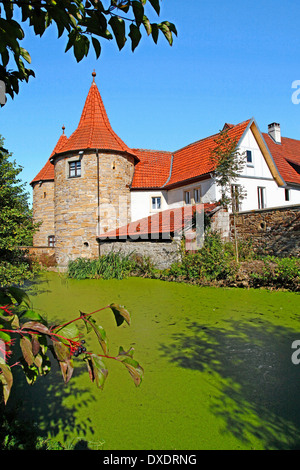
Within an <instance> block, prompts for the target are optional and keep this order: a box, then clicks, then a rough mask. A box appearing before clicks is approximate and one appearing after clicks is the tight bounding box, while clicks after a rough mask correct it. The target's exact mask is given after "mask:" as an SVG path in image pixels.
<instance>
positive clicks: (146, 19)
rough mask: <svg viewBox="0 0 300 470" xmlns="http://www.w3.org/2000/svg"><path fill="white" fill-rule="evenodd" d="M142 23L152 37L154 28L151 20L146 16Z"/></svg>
mask: <svg viewBox="0 0 300 470" xmlns="http://www.w3.org/2000/svg"><path fill="white" fill-rule="evenodd" d="M142 23H143V25H144V26H145V30H146V32H147V34H148V36H150V34H151V31H152V28H151V23H150V21H149V19H148V18H147V16H145V15H144V16H143V21H142Z"/></svg>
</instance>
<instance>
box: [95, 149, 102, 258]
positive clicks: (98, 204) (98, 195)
mask: <svg viewBox="0 0 300 470" xmlns="http://www.w3.org/2000/svg"><path fill="white" fill-rule="evenodd" d="M96 157H97V206H98V209H97V212H98V217H97V234H98V236H99V235H100V233H98V231H99V229H100V181H99V180H100V170H99V153H98V149H96ZM100 256H101V248H100V240H99V239H98V257H99V258H100Z"/></svg>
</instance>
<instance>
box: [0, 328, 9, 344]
mask: <svg viewBox="0 0 300 470" xmlns="http://www.w3.org/2000/svg"><path fill="white" fill-rule="evenodd" d="M0 328H1V325H0ZM10 339H11V337H10V336H9V334H8V333H5V331H0V340H1V341H4V342H5V343H6V342H7V341H10Z"/></svg>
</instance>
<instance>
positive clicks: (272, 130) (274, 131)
mask: <svg viewBox="0 0 300 470" xmlns="http://www.w3.org/2000/svg"><path fill="white" fill-rule="evenodd" d="M268 134H269V136H270V137H272V139H273V140H274V141H275V142H276V143H277V144H281V132H280V124H278V123H277V122H273V123H272V124H269V125H268Z"/></svg>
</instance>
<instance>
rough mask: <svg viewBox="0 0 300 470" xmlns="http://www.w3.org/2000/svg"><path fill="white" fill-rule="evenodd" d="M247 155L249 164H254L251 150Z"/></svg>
mask: <svg viewBox="0 0 300 470" xmlns="http://www.w3.org/2000/svg"><path fill="white" fill-rule="evenodd" d="M246 154H247V163H253V161H252V152H251V150H247V151H246Z"/></svg>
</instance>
